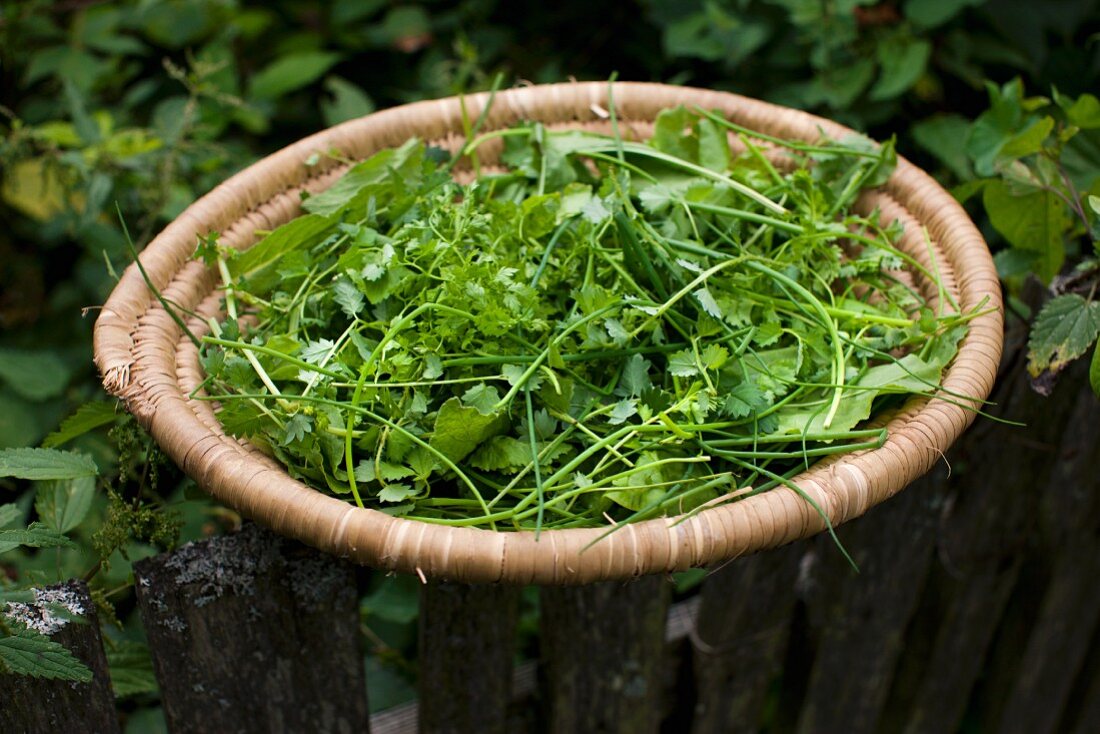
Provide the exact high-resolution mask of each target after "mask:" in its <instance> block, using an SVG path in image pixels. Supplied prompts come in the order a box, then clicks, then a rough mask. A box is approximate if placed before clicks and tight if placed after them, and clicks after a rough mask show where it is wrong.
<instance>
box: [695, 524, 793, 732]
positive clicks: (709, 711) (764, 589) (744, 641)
mask: <svg viewBox="0 0 1100 734" xmlns="http://www.w3.org/2000/svg"><path fill="white" fill-rule="evenodd" d="M805 552H806V544H805V543H795V544H792V545H788V546H786V547H784V548H778V549H776V550H773V551H768V552H765V553H758V554H756V555H753V556H749V557H747V558H739V559H737V560H735V561H733V562H731V563H728V564H726V565H724V566H722V567H720V568H718V569H717V570H715V571H714V572H713V573H712V574H710V575H709V576H708V577H707V579H706V581H705V582H704V585H703V589H702V593H701V597H702V600H701V602H700V606H699V617H698V622H697V624H696V628H695V634H694V635H692V640H691V642H692V653H693V657H694V661H695V666H694V669H695V686H696V691H697V700H696V704H695V716H694V722H693V726H692V731H694V732H696V733H697V734H707V733H708V732H728V731H731V730H751V729H754V728H755V726H756V725H757V724H758V722H759V721H760V715H761V710H762V708H763V705H764V699H765V696H766V694H767V691H768V687H769V685H770V684H771V683H772V682H773V680H774V679H775V677H776V676H777V675H778V673H779V671H780V668H781V666H782V664H783V658H784V655H785V654H786V651H787V640H788V638H789V636H790V626H791V614H792V612H793V610H794V604H795V599H796V592H795V584H796V581H797V580H798V572H799V565H800V562H801V560H802V557H803V555H804V553H805Z"/></svg>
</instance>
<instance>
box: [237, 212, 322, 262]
mask: <svg viewBox="0 0 1100 734" xmlns="http://www.w3.org/2000/svg"><path fill="white" fill-rule="evenodd" d="M331 226H332V222H330V221H329V220H328V218H327V217H323V216H321V215H319V214H306V215H305V216H301V217H297V218H296V219H292V220H290V221H289V222H287V223H286V224H284V225H282V226H281V227H279V228H278V229H276V230H275V231H273V232H272V233H271V234H269V235H268V236H267V237H264V238H263V239H262V240H260V241H259V242H257V243H256V244H255V245H253V246H252V247H250V248H249V249H247V250H245V251H244V252H242V253H240V254H239V255H237V256H236V257H234V258H233V259H232V260H230V261H229V274H230V275H232V276H233V277H238V276H241V275H246V274H249V273H252V272H255V271H257V270H259V269H261V268H264V267H266V266H268V265H271V264H273V263H275V262H277V261H278V260H279V259H281V258H282V257H284V256H285V255H287V254H288V253H290V252H293V251H295V250H300V249H305V248H307V247H310V246H312V245H313V244H315V243H316V242H317V241H318V240H319V239H320V238H321V236H322V235H324V234H326V233H327V231H328V229H329V228H330V227H331Z"/></svg>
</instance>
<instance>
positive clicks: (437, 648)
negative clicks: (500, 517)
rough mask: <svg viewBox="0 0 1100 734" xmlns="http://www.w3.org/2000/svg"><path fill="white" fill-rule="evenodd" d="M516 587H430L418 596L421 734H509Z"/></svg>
mask: <svg viewBox="0 0 1100 734" xmlns="http://www.w3.org/2000/svg"><path fill="white" fill-rule="evenodd" d="M518 602H519V587H516V586H490V585H470V584H456V583H450V582H439V581H432V582H429V583H427V584H425V585H424V586H423V587H422V591H421V594H420V649H419V654H418V658H419V671H420V675H419V678H420V683H419V688H420V711H419V714H420V716H419V725H420V731H422V732H433V733H434V732H441V733H442V732H448V733H449V732H454V733H455V734H458V733H459V732H473V731H476V732H485V734H495V733H498V732H500V733H503V732H505V731H508V730H509V726H508V702H509V701H510V700H511V686H512V664H513V661H514V660H515V655H516V641H515V631H516V613H517V609H518Z"/></svg>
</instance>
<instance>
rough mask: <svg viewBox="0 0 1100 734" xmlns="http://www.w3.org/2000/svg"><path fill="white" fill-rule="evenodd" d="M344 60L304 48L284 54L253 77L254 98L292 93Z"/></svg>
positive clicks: (264, 98) (272, 97)
mask: <svg viewBox="0 0 1100 734" xmlns="http://www.w3.org/2000/svg"><path fill="white" fill-rule="evenodd" d="M339 60H340V54H335V53H330V52H326V51H303V52H300V53H295V54H289V55H287V56H283V57H281V58H279V59H277V60H276V61H273V62H272V63H271V64H269V65H267V66H265V67H264V68H263V69H260V70H259V71H258V72H256V74H255V75H253V77H252V82H251V86H250V88H249V91H250V93H251V97H252V98H253V99H263V100H270V99H277V98H279V97H281V96H283V95H284V94H287V93H288V92H293V91H295V90H296V89H301V88H302V87H304V86H306V85H308V84H311V83H313V82H314V81H316V80H317V79H320V78H321V77H322V76H324V74H325V72H326V71H328V70H329V69H331V68H332V67H333V66H334V65H335V64H336V62H338V61H339Z"/></svg>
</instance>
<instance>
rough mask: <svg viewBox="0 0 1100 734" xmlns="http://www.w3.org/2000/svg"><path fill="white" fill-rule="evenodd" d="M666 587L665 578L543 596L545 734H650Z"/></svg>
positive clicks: (656, 711)
mask: <svg viewBox="0 0 1100 734" xmlns="http://www.w3.org/2000/svg"><path fill="white" fill-rule="evenodd" d="M669 596H670V585H669V583H668V580H667V579H666V577H664V576H647V577H643V578H640V579H636V580H634V581H630V582H626V583H622V582H605V583H599V584H591V585H588V586H580V587H565V588H557V587H547V588H544V589H542V592H541V619H540V625H541V640H540V647H541V661H542V666H541V672H540V675H541V689H542V692H543V694H544V696H545V701H544V703H545V705H546V718H547V720H548V731H550V732H554V733H557V732H562V733H568V732H606V733H608V734H610V733H613V732H624V734H625V733H628V732H629V733H630V734H634V733H638V734H644V733H645V732H656V731H657V730H658V728H659V726H660V721H661V716H660V710H661V703H662V701H661V666H662V663H663V659H664V650H665V640H664V634H663V632H664V629H665V619H666V616H667V611H668V603H669Z"/></svg>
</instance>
